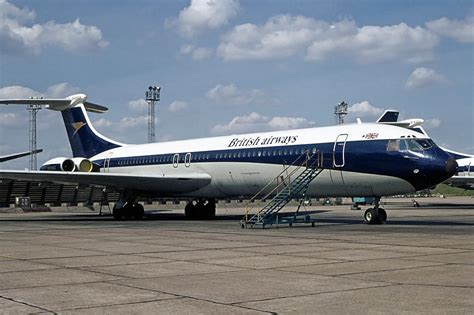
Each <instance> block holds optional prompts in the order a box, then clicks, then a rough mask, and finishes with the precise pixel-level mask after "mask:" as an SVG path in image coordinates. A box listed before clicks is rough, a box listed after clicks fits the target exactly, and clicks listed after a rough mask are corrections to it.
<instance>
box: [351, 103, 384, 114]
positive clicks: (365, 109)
mask: <svg viewBox="0 0 474 315" xmlns="http://www.w3.org/2000/svg"><path fill="white" fill-rule="evenodd" d="M383 111H384V109H383V108H379V107H375V106H372V105H370V103H369V102H368V101H363V102H360V103H355V104H353V105H352V106H349V107H348V108H347V112H348V113H349V114H352V115H354V116H357V117H367V116H378V115H381V114H382V113H383Z"/></svg>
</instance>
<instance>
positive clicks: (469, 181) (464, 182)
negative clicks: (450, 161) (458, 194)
mask: <svg viewBox="0 0 474 315" xmlns="http://www.w3.org/2000/svg"><path fill="white" fill-rule="evenodd" d="M444 183H445V184H448V185H450V186H453V187H459V188H464V189H469V190H474V176H468V175H459V176H453V177H451V178H449V179H447V180H445V181H444Z"/></svg>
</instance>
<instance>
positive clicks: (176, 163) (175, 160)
mask: <svg viewBox="0 0 474 315" xmlns="http://www.w3.org/2000/svg"><path fill="white" fill-rule="evenodd" d="M178 164H179V154H178V153H176V154H175V155H173V167H174V168H177V167H178Z"/></svg>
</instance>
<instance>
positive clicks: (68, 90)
mask: <svg viewBox="0 0 474 315" xmlns="http://www.w3.org/2000/svg"><path fill="white" fill-rule="evenodd" d="M78 92H80V89H79V88H78V87H75V86H72V85H70V84H69V83H67V82H61V83H57V84H54V85H51V86H50V87H48V88H47V89H46V91H44V92H39V91H35V90H33V89H31V88H29V87H24V86H21V85H11V86H4V87H2V88H0V98H29V97H32V96H43V97H49V98H63V97H66V96H69V95H71V94H75V93H78Z"/></svg>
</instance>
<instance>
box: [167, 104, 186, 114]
mask: <svg viewBox="0 0 474 315" xmlns="http://www.w3.org/2000/svg"><path fill="white" fill-rule="evenodd" d="M188 107H189V106H188V103H186V102H184V101H174V102H172V103H171V104H170V105H169V107H168V110H169V111H170V112H179V111H181V110H185V109H187V108H188Z"/></svg>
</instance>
